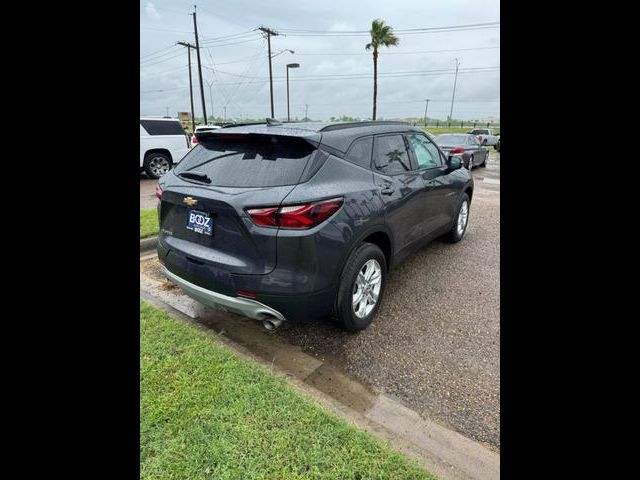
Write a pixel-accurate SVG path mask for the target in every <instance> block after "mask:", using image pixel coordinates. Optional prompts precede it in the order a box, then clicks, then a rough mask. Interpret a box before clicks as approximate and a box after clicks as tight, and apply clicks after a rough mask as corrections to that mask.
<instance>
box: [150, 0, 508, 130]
mask: <svg viewBox="0 0 640 480" xmlns="http://www.w3.org/2000/svg"><path fill="white" fill-rule="evenodd" d="M153 1H154V3H155V5H158V7H159V9H160V11H161V12H162V20H161V22H156V21H154V24H153V27H154V28H153V29H143V30H141V36H140V42H141V52H140V53H141V56H142V57H143V59H142V61H141V65H140V70H141V71H140V74H141V77H140V90H141V104H140V108H141V111H142V112H143V113H147V114H150V115H164V113H165V107H166V106H169V108H170V112H172V113H175V112H178V111H188V110H189V109H190V99H189V77H188V70H187V66H186V63H187V58H186V57H187V52H186V51H185V49H184V47H179V46H176V45H175V43H176V42H178V41H193V34H191V33H189V32H190V31H191V30H192V28H193V25H192V23H191V22H192V20H191V19H190V18H189V17H188V16H187V15H186V14H185V13H186V12H187V8H186V7H185V8H184V9H180V10H177V9H176V10H174V9H172V8H167V9H163V8H162V7H163V3H161V0H153ZM167 3H168V2H167ZM499 5H500V4H499V0H488V1H487V2H482V3H478V2H469V1H468V0H433V2H429V4H428V6H427V5H426V4H425V2H424V0H406V1H405V2H402V8H398V7H397V5H395V4H394V3H393V2H389V1H388V0H351V1H349V2H345V1H344V0H325V1H324V2H311V3H308V2H305V6H304V8H302V7H301V6H300V2H299V0H279V1H278V2H275V3H269V4H268V5H267V4H266V3H265V2H260V1H258V0H235V1H234V2H220V3H219V4H217V6H216V10H215V11H216V13H218V14H219V15H216V14H214V13H212V11H211V10H210V9H208V8H207V7H206V5H204V7H203V8H202V11H201V10H200V8H199V9H198V32H199V34H200V41H201V42H202V41H203V39H205V43H204V48H203V50H202V53H203V55H202V62H203V66H204V67H210V68H213V67H214V65H215V67H216V68H217V70H216V74H215V76H214V74H213V73H212V72H211V70H210V68H203V77H204V79H203V80H204V82H203V83H204V96H205V101H206V103H207V113H209V114H210V113H211V110H213V111H214V113H215V114H216V115H222V114H223V112H224V108H225V107H226V111H227V117H238V118H240V117H241V118H246V117H249V118H264V117H265V116H269V115H270V95H269V81H268V80H269V70H268V64H267V52H266V45H265V43H266V42H265V41H264V40H263V39H262V38H261V36H260V34H259V32H255V31H253V32H252V30H253V29H254V28H255V27H256V26H258V25H261V24H264V25H267V26H270V27H272V28H274V29H275V30H278V31H281V35H278V36H275V37H272V38H271V48H272V50H273V51H274V52H279V51H281V50H283V49H291V50H294V51H295V54H293V55H292V54H290V53H283V54H281V55H278V56H276V57H274V58H273V76H274V84H273V87H274V108H275V116H276V117H278V118H282V117H283V116H285V117H286V111H287V110H286V108H287V91H286V80H285V79H286V64H287V63H293V62H295V63H299V64H300V68H299V69H295V70H292V71H290V89H289V90H290V91H289V94H290V107H291V116H292V117H294V118H295V117H296V116H297V117H299V118H301V117H303V116H304V113H305V111H306V108H307V104H308V111H309V116H310V117H311V118H314V119H328V118H329V117H331V116H340V115H342V114H345V115H350V116H359V117H362V118H366V117H367V116H369V115H371V108H372V105H371V102H372V90H373V79H372V75H373V61H372V55H371V52H366V51H365V49H364V46H365V44H366V43H367V42H368V41H369V39H368V36H367V35H366V34H365V35H363V36H336V35H316V33H317V32H318V31H321V32H335V31H344V30H347V31H354V30H357V31H360V30H364V31H367V30H368V29H369V28H370V26H371V21H372V20H373V19H374V18H383V19H384V20H385V21H386V22H387V23H388V24H389V25H391V26H393V27H394V29H395V30H403V29H404V30H405V31H406V30H407V29H412V28H419V27H438V26H449V25H464V24H473V23H482V22H491V21H497V20H499V19H500V10H499ZM141 6H142V7H143V8H144V7H145V6H146V7H147V9H146V11H147V14H146V15H145V18H146V21H147V22H150V21H151V17H152V16H153V14H152V13H150V12H149V9H152V10H155V8H153V5H152V4H151V2H149V3H141ZM181 10H184V12H183V13H182V14H181V13H180V11H181ZM141 13H142V12H141ZM154 18H155V17H154ZM228 19H234V21H233V22H230V21H228ZM143 24H144V21H143ZM243 27H244V28H243ZM243 32H244V33H243ZM246 32H249V33H246ZM219 37H222V38H226V40H225V41H215V40H211V39H215V38H219ZM400 39H401V42H400V46H398V47H392V48H385V49H383V51H382V52H381V53H380V58H379V62H378V71H379V73H380V74H381V75H380V77H379V78H378V114H379V115H380V116H383V117H386V118H392V117H396V116H397V117H402V118H403V117H418V118H421V117H422V115H423V114H424V108H425V99H426V98H429V99H430V102H429V113H428V115H429V117H432V118H441V119H445V118H446V117H447V115H448V114H449V111H450V108H451V98H452V93H453V83H454V71H455V60H454V59H455V58H456V57H458V58H460V60H461V62H462V63H461V65H460V69H461V70H460V74H459V75H458V79H457V84H456V96H455V105H454V117H457V118H465V119H475V118H480V117H484V116H489V115H492V116H499V115H500V72H499V71H496V69H495V68H494V69H487V68H486V67H498V66H499V65H500V30H499V28H491V29H479V30H460V31H455V32H431V33H427V34H407V33H402V34H400ZM163 49H166V50H163ZM154 52H159V53H154ZM191 60H192V63H193V87H194V107H195V110H196V114H197V115H201V112H202V107H201V95H200V82H199V78H198V72H197V68H196V66H195V62H196V60H195V55H194V54H193V53H192V58H191ZM218 65H219V68H218ZM247 77H249V78H247ZM210 82H213V87H212V88H211V91H210V90H209V87H208V83H210ZM158 90H162V91H158ZM142 92H144V93H142ZM211 104H212V105H211Z"/></svg>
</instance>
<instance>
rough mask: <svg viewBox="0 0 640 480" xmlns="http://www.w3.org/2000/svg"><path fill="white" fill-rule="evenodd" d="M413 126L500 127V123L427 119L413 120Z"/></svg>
mask: <svg viewBox="0 0 640 480" xmlns="http://www.w3.org/2000/svg"><path fill="white" fill-rule="evenodd" d="M413 125H414V126H415V127H426V128H429V127H431V128H465V127H466V128H500V123H494V122H486V123H485V122H468V121H467V122H465V121H459V122H456V121H455V120H454V121H448V120H445V121H440V120H427V122H426V124H425V122H424V121H423V122H413Z"/></svg>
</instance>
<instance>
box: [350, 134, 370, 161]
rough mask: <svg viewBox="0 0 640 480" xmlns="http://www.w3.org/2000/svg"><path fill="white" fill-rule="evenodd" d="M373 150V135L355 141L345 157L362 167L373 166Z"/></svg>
mask: <svg viewBox="0 0 640 480" xmlns="http://www.w3.org/2000/svg"><path fill="white" fill-rule="evenodd" d="M372 150H373V137H367V138H361V139H359V140H356V141H355V142H353V145H351V148H350V149H349V151H348V152H347V154H346V155H345V157H344V158H345V159H346V160H349V161H350V162H352V163H355V164H356V165H360V166H361V167H364V168H371V152H372Z"/></svg>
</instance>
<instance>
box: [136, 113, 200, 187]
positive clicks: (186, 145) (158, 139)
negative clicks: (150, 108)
mask: <svg viewBox="0 0 640 480" xmlns="http://www.w3.org/2000/svg"><path fill="white" fill-rule="evenodd" d="M190 149H191V141H190V140H189V135H187V133H186V132H185V131H184V129H183V128H182V125H180V121H178V120H177V119H174V118H161V117H140V171H145V172H147V175H149V176H150V177H151V178H160V177H161V176H162V175H164V174H165V173H167V172H168V171H169V170H170V169H171V167H172V166H173V165H175V164H176V163H178V162H179V161H180V160H182V157H184V156H185V155H186V154H187V152H189V150H190Z"/></svg>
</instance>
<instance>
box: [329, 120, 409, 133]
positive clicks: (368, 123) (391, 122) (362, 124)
mask: <svg viewBox="0 0 640 480" xmlns="http://www.w3.org/2000/svg"><path fill="white" fill-rule="evenodd" d="M377 125H407V126H409V127H410V126H411V124H410V123H409V122H400V121H394V120H379V121H378V120H368V121H364V122H348V123H334V124H333V125H327V126H326V127H322V128H321V129H320V130H318V131H319V132H330V131H332V130H342V129H343V128H354V127H374V126H377Z"/></svg>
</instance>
